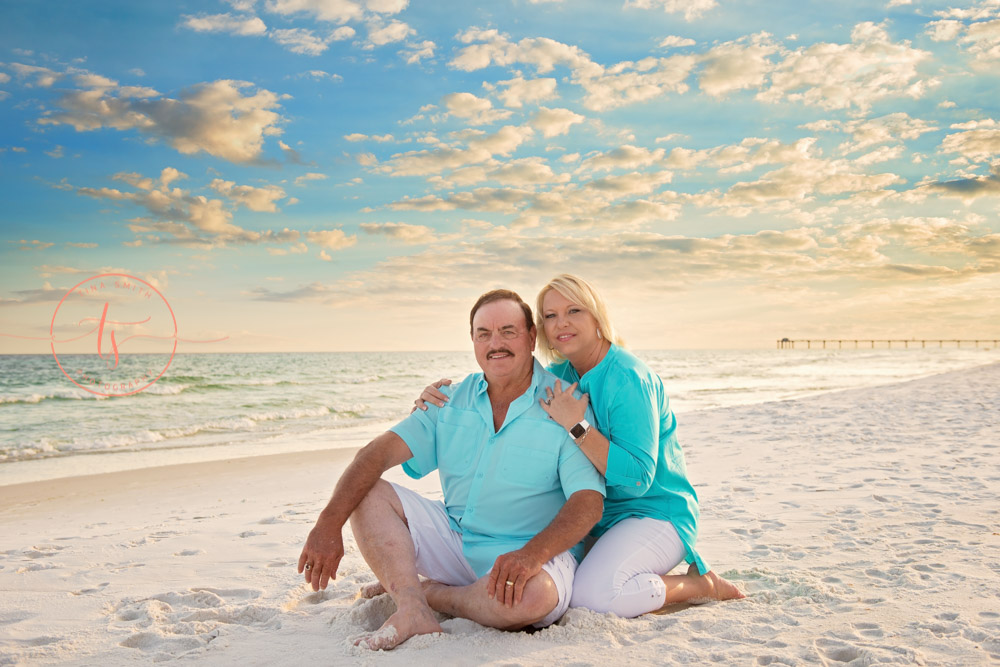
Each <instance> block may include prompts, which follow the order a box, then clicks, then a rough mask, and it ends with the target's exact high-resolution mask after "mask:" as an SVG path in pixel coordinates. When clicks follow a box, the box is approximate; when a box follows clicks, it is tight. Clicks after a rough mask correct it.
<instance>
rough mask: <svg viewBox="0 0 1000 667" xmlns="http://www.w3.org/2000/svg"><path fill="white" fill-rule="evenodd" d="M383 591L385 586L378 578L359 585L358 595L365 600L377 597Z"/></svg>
mask: <svg viewBox="0 0 1000 667" xmlns="http://www.w3.org/2000/svg"><path fill="white" fill-rule="evenodd" d="M383 593H385V586H383V585H382V582H381V581H378V580H375V581H370V582H368V583H367V584H365V585H364V586H362V587H361V590H360V591H358V595H360V596H361V597H362V598H363V599H365V600H371V599H372V598H377V597H378V596H380V595H382V594H383Z"/></svg>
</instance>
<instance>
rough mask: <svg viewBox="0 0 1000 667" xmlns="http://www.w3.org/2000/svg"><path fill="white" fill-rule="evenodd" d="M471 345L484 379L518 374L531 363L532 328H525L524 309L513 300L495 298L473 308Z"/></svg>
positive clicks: (533, 331) (516, 375)
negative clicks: (474, 312)
mask: <svg viewBox="0 0 1000 667" xmlns="http://www.w3.org/2000/svg"><path fill="white" fill-rule="evenodd" d="M515 334H516V335H515ZM481 338H482V339H483V340H480V339H481ZM472 344H473V345H474V346H475V349H476V361H477V362H478V363H479V367H480V368H482V369H483V373H484V374H485V375H486V380H487V382H488V381H490V380H500V379H504V378H508V377H513V378H516V377H519V376H520V375H523V374H525V373H528V372H530V369H531V365H532V364H533V363H534V360H533V358H532V356H531V353H532V351H533V350H534V349H535V330H534V329H530V330H529V329H528V328H527V325H526V324H525V322H524V311H522V310H521V307H520V306H518V305H517V304H516V303H515V302H513V301H494V302H492V303H488V304H486V305H485V306H482V307H480V308H479V310H477V311H476V315H475V316H474V317H473V318H472Z"/></svg>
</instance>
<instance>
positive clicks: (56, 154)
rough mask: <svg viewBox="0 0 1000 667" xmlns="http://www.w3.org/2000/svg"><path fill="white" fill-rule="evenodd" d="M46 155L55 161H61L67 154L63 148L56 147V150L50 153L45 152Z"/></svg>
mask: <svg viewBox="0 0 1000 667" xmlns="http://www.w3.org/2000/svg"><path fill="white" fill-rule="evenodd" d="M45 154H46V155H48V156H49V157H51V158H55V159H59V158H61V157H65V154H64V153H63V147H62V146H56V147H55V148H53V149H52V150H50V151H45Z"/></svg>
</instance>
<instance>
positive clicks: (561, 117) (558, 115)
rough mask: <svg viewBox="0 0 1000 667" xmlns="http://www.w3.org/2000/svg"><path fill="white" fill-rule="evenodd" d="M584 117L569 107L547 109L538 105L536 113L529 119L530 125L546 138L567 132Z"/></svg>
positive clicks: (583, 119)
mask: <svg viewBox="0 0 1000 667" xmlns="http://www.w3.org/2000/svg"><path fill="white" fill-rule="evenodd" d="M585 120H586V118H585V117H584V116H581V115H580V114H578V113H574V112H572V111H570V110H569V109H549V108H547V107H540V108H539V109H538V113H536V114H535V116H534V118H532V119H531V125H532V127H534V128H535V129H537V130H539V131H541V133H542V136H544V137H545V138H546V139H548V138H551V137H558V136H559V135H562V134H567V133H568V132H569V129H570V128H571V127H572V126H573V125H576V124H577V123H582V122H583V121H585Z"/></svg>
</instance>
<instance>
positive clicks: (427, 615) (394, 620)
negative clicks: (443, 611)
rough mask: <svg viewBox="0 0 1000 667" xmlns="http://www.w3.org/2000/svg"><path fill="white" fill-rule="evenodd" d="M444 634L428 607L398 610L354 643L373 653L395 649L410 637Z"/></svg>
mask: <svg viewBox="0 0 1000 667" xmlns="http://www.w3.org/2000/svg"><path fill="white" fill-rule="evenodd" d="M435 632H444V631H443V630H442V629H441V624H439V623H438V622H437V619H435V618H434V613H433V612H432V611H431V610H430V608H429V607H423V608H422V609H421V608H419V607H412V608H410V609H400V610H399V611H397V612H396V613H395V614H393V615H392V616H390V617H389V618H388V619H386V621H385V623H383V624H382V627H381V628H379V629H378V630H376V631H375V632H370V633H368V634H366V635H363V636H361V637H359V638H358V639H356V640H355V641H354V645H355V646H360V647H362V648H368V649H371V650H373V651H388V650H389V649H393V648H396V647H397V646H399V645H400V644H402V643H403V642H405V641H406V640H407V639H409V638H410V637H415V636H416V635H431V634H434V633H435Z"/></svg>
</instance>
